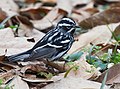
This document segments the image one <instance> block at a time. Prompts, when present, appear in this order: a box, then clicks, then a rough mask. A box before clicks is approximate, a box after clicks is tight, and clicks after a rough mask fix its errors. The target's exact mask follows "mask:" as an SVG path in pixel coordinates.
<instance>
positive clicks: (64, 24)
mask: <svg viewBox="0 0 120 89" xmlns="http://www.w3.org/2000/svg"><path fill="white" fill-rule="evenodd" d="M58 25H59V26H71V25H70V24H66V23H63V24H58Z"/></svg>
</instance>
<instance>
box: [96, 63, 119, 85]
mask: <svg viewBox="0 0 120 89" xmlns="http://www.w3.org/2000/svg"><path fill="white" fill-rule="evenodd" d="M119 69H120V64H116V65H114V66H112V67H111V68H110V69H109V71H108V76H107V80H106V84H114V83H120V81H119V80H120V71H119ZM105 74H106V71H105V72H104V73H102V75H100V76H99V77H98V79H97V80H96V81H98V82H102V80H103V78H104V76H105Z"/></svg>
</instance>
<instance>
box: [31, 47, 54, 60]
mask: <svg viewBox="0 0 120 89" xmlns="http://www.w3.org/2000/svg"><path fill="white" fill-rule="evenodd" d="M55 52H56V48H53V47H48V46H46V47H42V48H41V47H38V48H36V49H35V50H33V51H32V53H31V54H30V56H29V60H33V59H40V58H51V56H52V55H53V54H54V53H55Z"/></svg>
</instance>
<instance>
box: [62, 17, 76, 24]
mask: <svg viewBox="0 0 120 89" xmlns="http://www.w3.org/2000/svg"><path fill="white" fill-rule="evenodd" d="M62 20H67V21H69V22H72V23H75V22H74V21H73V20H71V19H69V18H63V19H62Z"/></svg>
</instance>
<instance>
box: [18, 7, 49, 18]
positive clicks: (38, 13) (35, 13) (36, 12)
mask: <svg viewBox="0 0 120 89" xmlns="http://www.w3.org/2000/svg"><path fill="white" fill-rule="evenodd" d="M49 11H50V9H49V8H45V7H44V8H42V7H39V8H28V9H27V8H25V9H21V11H20V15H22V16H26V17H27V18H29V19H32V20H40V19H42V18H43V17H44V16H45V15H46V14H47V13H48V12H49Z"/></svg>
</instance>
